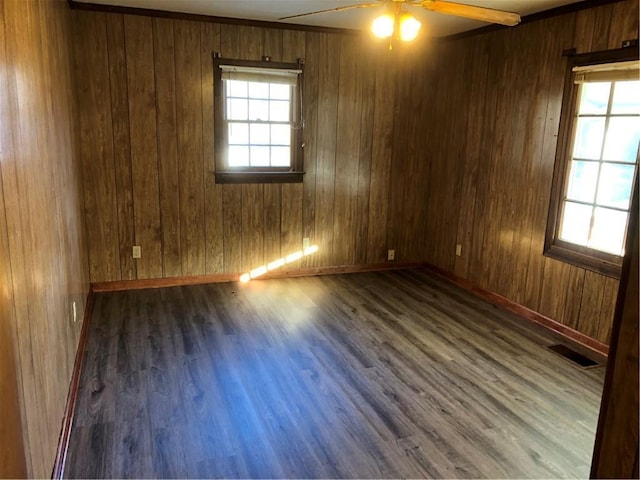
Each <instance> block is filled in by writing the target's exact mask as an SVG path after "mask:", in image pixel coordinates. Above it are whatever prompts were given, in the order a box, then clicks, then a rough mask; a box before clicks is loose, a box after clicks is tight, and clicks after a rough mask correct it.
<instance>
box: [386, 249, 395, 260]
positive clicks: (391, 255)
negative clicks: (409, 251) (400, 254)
mask: <svg viewBox="0 0 640 480" xmlns="http://www.w3.org/2000/svg"><path fill="white" fill-rule="evenodd" d="M395 259H396V251H395V250H389V252H388V253H387V260H395Z"/></svg>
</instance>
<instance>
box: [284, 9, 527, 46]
mask: <svg viewBox="0 0 640 480" xmlns="http://www.w3.org/2000/svg"><path fill="white" fill-rule="evenodd" d="M382 6H386V10H387V12H386V13H385V14H384V15H381V16H379V17H378V18H376V19H375V20H374V21H373V25H372V30H373V33H374V34H375V35H377V36H378V37H381V38H391V36H392V35H393V34H394V33H395V34H396V36H397V37H398V38H400V40H403V41H411V40H413V39H414V38H416V36H417V35H418V32H419V31H420V27H421V24H420V22H419V21H418V20H416V19H415V18H414V17H413V16H412V15H411V14H409V13H408V12H407V11H406V9H405V8H404V7H405V6H410V7H420V8H424V9H425V10H429V11H432V12H438V13H444V14H446V15H455V16H458V17H465V18H471V19H473V20H481V21H483V22H488V23H498V24H500V25H507V26H514V25H517V24H518V23H520V15H518V14H517V13H513V12H506V11H503V10H495V9H493V8H485V7H476V6H473V5H465V4H462V3H454V2H447V1H444V0H377V1H376V2H373V3H360V4H357V5H345V6H342V7H337V8H328V9H326V10H317V11H315V12H307V13H299V14H297V15H289V16H287V17H282V18H279V19H278V20H289V19H291V18H299V17H306V16H308V15H317V14H320V13H329V12H343V11H345V10H351V9H355V8H371V7H382Z"/></svg>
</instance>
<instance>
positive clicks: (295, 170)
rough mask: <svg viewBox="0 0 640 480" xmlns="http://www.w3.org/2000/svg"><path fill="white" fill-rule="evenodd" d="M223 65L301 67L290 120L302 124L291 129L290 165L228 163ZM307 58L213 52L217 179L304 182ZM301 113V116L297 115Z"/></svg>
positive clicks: (217, 180) (250, 181)
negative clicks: (240, 57) (295, 59)
mask: <svg viewBox="0 0 640 480" xmlns="http://www.w3.org/2000/svg"><path fill="white" fill-rule="evenodd" d="M221 65H230V66H238V67H254V68H255V67H258V68H268V69H273V70H301V71H302V72H301V73H299V74H298V76H297V83H296V85H295V87H292V88H293V89H294V94H293V95H292V97H291V106H290V108H291V115H292V116H291V120H290V123H298V124H299V128H292V129H291V144H290V146H291V163H290V166H288V167H272V166H269V167H251V166H249V167H229V166H228V147H229V138H228V135H229V130H228V122H227V120H226V119H225V117H224V109H225V108H226V107H225V100H226V96H225V94H224V87H223V80H222V70H221V68H220V66H221ZM303 77H304V60H303V59H298V62H297V63H286V62H272V61H268V60H262V61H254V60H238V59H229V58H221V57H220V56H218V55H217V54H215V53H214V55H213V97H214V98H213V102H214V123H213V125H214V143H215V147H214V157H215V159H214V167H215V170H214V176H215V182H216V183H221V184H224V183H302V181H303V178H304V170H303V147H304V141H303V138H304V119H303V115H302V92H303V90H302V88H303V81H304V78H303ZM296 115H298V116H299V117H300V118H296Z"/></svg>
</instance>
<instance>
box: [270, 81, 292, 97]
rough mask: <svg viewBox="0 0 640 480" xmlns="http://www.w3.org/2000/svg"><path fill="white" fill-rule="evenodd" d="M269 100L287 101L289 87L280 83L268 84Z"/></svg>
mask: <svg viewBox="0 0 640 480" xmlns="http://www.w3.org/2000/svg"><path fill="white" fill-rule="evenodd" d="M270 88H271V97H270V98H271V99H273V100H289V94H290V91H291V87H290V86H289V85H283V84H281V83H272V84H270Z"/></svg>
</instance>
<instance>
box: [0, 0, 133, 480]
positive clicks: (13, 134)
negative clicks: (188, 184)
mask: <svg viewBox="0 0 640 480" xmlns="http://www.w3.org/2000/svg"><path fill="white" fill-rule="evenodd" d="M70 16H71V15H70V12H69V10H68V5H67V3H66V2H64V1H32V2H22V1H18V0H4V1H2V2H0V63H1V65H2V67H1V68H0V82H1V83H2V89H0V111H2V122H1V123H0V151H1V152H2V155H0V173H1V180H0V181H1V183H2V187H1V188H0V190H1V193H2V201H1V202H0V257H1V258H2V260H1V261H0V280H1V287H0V336H1V338H0V343H1V344H2V345H1V346H0V350H1V351H2V361H1V367H0V369H1V370H2V374H0V379H1V380H0V382H2V385H1V386H0V392H2V393H1V395H2V399H1V400H0V403H1V405H2V419H1V420H0V424H1V425H2V426H1V427H0V432H1V433H0V452H2V453H0V459H1V460H0V476H1V477H14V476H23V475H25V474H26V475H27V476H29V477H34V478H47V477H49V476H50V475H51V470H52V467H53V463H54V458H55V455H56V446H57V443H58V436H59V434H60V426H61V420H62V417H63V415H64V409H65V400H66V398H67V393H68V388H69V381H70V379H71V372H72V367H73V361H74V360H73V359H74V356H75V352H76V347H77V345H78V338H79V334H80V326H81V322H78V323H75V324H74V323H72V320H71V303H72V302H76V307H77V312H78V315H79V317H80V318H81V316H82V311H83V309H84V305H85V299H86V294H87V291H88V287H89V264H88V261H87V249H86V245H85V238H84V230H85V218H84V217H83V198H82V193H81V192H82V185H83V175H82V173H81V172H82V169H81V164H80V161H79V155H78V153H79V152H80V151H84V152H85V153H86V154H87V155H89V156H90V157H92V158H93V159H94V161H95V164H94V168H95V170H93V172H94V173H97V171H98V170H101V169H103V170H102V173H103V174H104V176H100V177H98V176H96V175H94V177H93V179H91V180H88V182H89V184H90V185H92V186H93V187H94V188H95V190H96V194H95V196H93V197H91V198H87V201H88V202H89V203H91V204H92V205H94V206H96V203H95V200H96V199H97V198H100V199H101V200H105V199H108V201H107V202H104V203H102V204H101V205H100V206H99V207H97V210H96V213H101V212H102V211H103V210H102V209H106V210H109V212H108V213H106V212H105V218H104V222H103V225H102V226H101V227H100V228H102V232H103V233H104V238H103V239H102V241H101V242H102V243H99V245H100V246H101V247H104V250H103V252H102V253H101V254H100V257H99V258H94V262H95V260H98V263H94V264H93V266H92V269H94V273H97V272H98V271H100V274H103V275H105V277H107V278H109V277H113V278H116V277H120V275H121V274H120V259H119V256H118V252H117V249H111V248H110V247H109V245H108V242H110V241H111V240H114V241H115V242H116V243H117V241H118V235H119V232H118V228H119V227H118V222H117V215H114V213H115V212H116V211H117V203H116V194H115V180H114V166H113V155H112V153H110V152H112V150H110V149H109V148H108V147H106V146H105V149H103V150H93V148H94V147H95V145H99V144H101V140H98V139H96V141H95V143H94V141H93V139H90V137H91V136H93V135H96V136H102V135H103V134H104V135H109V136H111V135H112V133H111V132H112V131H111V108H110V107H111V98H110V95H109V88H108V87H105V88H103V85H102V86H100V87H97V88H94V86H90V85H87V84H84V83H79V84H78V85H79V88H80V89H82V90H83V92H84V93H85V94H86V95H88V96H90V97H92V98H94V99H95V100H96V105H95V106H96V107H97V108H100V111H99V112H98V111H96V112H94V113H93V114H92V116H91V117H88V116H86V115H82V116H81V118H82V119H84V120H86V121H87V125H86V126H83V128H81V129H76V119H75V111H74V109H75V107H74V104H75V102H74V97H73V92H74V89H75V83H74V79H73V71H74V70H73V63H72V59H73V54H72V51H71V50H72V48H73V47H72V43H71V42H72V39H71V34H70V33H71V25H70V22H71V19H70ZM78 27H79V29H81V30H82V29H84V28H85V27H87V23H84V24H83V25H79V26H78ZM97 28H99V31H94V32H92V34H91V37H92V38H91V39H88V42H89V43H90V47H96V48H97V49H98V51H100V48H101V47H99V46H98V45H96V43H98V40H100V42H102V41H104V45H106V42H107V36H106V24H105V23H104V18H103V17H102V18H101V19H100V25H99V26H98V27H97ZM94 42H96V43H94ZM85 60H86V61H89V62H90V61H91V60H90V59H89V58H85ZM103 60H105V63H104V64H103V65H96V68H97V70H98V71H101V72H103V73H104V74H105V78H107V79H108V78H109V73H108V70H106V68H105V69H104V70H101V68H102V66H104V67H106V65H107V62H106V59H103ZM98 117H99V118H98ZM98 125H99V126H100V127H101V128H102V130H101V131H95V132H91V131H90V128H91V127H92V126H93V127H96V126H98ZM76 140H78V144H79V146H78V147H76ZM108 152H109V153H108ZM107 153H108V154H107ZM90 173H92V172H88V173H87V176H90ZM79 192H80V193H79ZM111 200H112V201H113V202H111ZM102 256H106V257H109V258H108V259H106V258H105V259H104V260H105V262H106V263H102V260H103V258H102ZM103 267H104V268H105V269H106V270H101V269H102V268H103ZM111 268H113V269H114V270H110V269H111ZM8 357H11V358H8ZM16 428H17V429H18V430H16ZM7 456H8V457H9V458H8V457H7ZM25 466H26V471H25Z"/></svg>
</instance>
